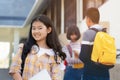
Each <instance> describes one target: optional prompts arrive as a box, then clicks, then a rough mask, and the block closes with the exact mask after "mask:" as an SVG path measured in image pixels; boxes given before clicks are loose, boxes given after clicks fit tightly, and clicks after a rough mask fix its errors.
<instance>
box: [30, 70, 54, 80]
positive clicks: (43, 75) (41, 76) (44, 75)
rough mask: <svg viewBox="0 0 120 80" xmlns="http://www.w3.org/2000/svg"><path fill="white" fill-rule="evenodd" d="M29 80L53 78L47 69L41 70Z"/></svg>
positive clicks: (48, 79) (49, 79)
mask: <svg viewBox="0 0 120 80" xmlns="http://www.w3.org/2000/svg"><path fill="white" fill-rule="evenodd" d="M29 80H52V79H51V77H50V75H49V73H48V72H47V70H46V69H43V70H41V71H40V72H39V73H37V74H36V75H34V76H33V77H32V78H30V79H29Z"/></svg>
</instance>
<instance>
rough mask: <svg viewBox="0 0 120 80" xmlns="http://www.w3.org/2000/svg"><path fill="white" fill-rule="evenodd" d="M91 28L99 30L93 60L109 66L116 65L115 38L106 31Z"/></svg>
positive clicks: (95, 40) (92, 55)
mask: <svg viewBox="0 0 120 80" xmlns="http://www.w3.org/2000/svg"><path fill="white" fill-rule="evenodd" d="M91 29H92V30H94V31H96V32H97V33H96V36H95V39H94V45H93V50H92V54H91V60H92V61H93V62H96V63H100V64H103V65H107V66H112V65H114V64H115V63H116V47H115V39H114V38H113V37H112V36H110V35H109V34H107V33H106V32H103V31H98V30H97V29H95V28H91Z"/></svg>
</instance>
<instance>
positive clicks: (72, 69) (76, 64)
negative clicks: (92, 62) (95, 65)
mask: <svg viewBox="0 0 120 80" xmlns="http://www.w3.org/2000/svg"><path fill="white" fill-rule="evenodd" d="M80 37H81V34H80V31H79V29H78V27H77V26H75V25H72V26H70V27H68V30H67V39H68V40H70V43H69V44H68V45H66V46H64V47H63V51H64V52H65V53H66V55H67V58H66V62H65V63H66V70H65V74H64V79H63V80H81V76H82V73H83V63H82V61H81V60H79V53H80V50H81V44H80V41H79V39H80Z"/></svg>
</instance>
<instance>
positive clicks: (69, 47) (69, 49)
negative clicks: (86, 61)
mask: <svg viewBox="0 0 120 80" xmlns="http://www.w3.org/2000/svg"><path fill="white" fill-rule="evenodd" d="M67 49H68V51H69V54H70V56H71V57H72V48H71V46H70V45H67Z"/></svg>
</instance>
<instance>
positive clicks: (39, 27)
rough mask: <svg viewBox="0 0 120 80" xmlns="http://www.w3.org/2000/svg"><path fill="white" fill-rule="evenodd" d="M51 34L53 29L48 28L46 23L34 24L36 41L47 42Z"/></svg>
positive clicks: (37, 22)
mask: <svg viewBox="0 0 120 80" xmlns="http://www.w3.org/2000/svg"><path fill="white" fill-rule="evenodd" d="M50 32H51V27H49V28H47V27H46V26H45V25H44V23H42V22H40V21H35V22H33V24H32V36H33V38H34V39H35V40H36V41H41V40H46V37H47V35H48V34H49V33H50Z"/></svg>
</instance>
